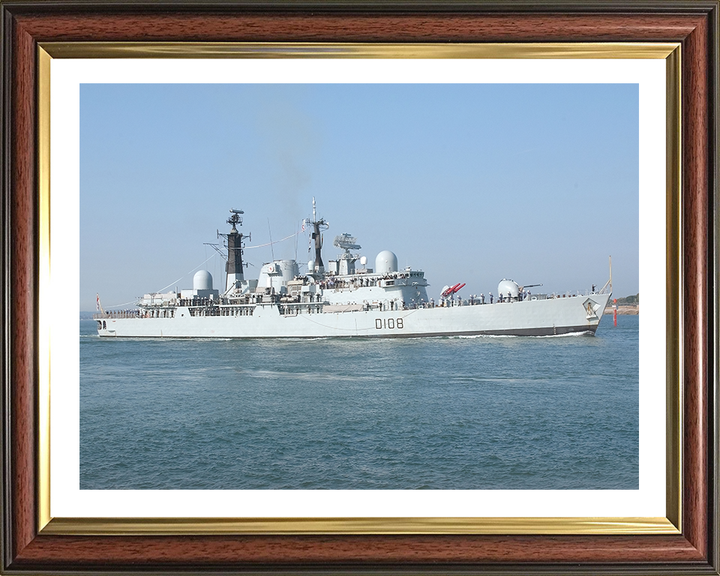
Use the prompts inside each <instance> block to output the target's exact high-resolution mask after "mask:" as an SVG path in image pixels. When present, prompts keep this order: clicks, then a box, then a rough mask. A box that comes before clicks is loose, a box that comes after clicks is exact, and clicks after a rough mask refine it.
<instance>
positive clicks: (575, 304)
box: [94, 199, 612, 338]
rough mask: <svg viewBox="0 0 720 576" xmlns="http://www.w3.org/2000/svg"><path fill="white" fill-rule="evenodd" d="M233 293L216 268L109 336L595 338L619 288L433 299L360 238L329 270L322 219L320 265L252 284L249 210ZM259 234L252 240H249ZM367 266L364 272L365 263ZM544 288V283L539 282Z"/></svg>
mask: <svg viewBox="0 0 720 576" xmlns="http://www.w3.org/2000/svg"><path fill="white" fill-rule="evenodd" d="M230 213H231V216H230V218H228V220H227V223H228V224H230V225H231V230H230V232H229V233H228V234H222V235H221V236H223V237H224V238H225V245H226V247H227V263H226V268H225V271H226V278H225V288H224V290H223V291H222V292H220V291H219V290H218V289H215V288H213V278H212V276H211V275H210V273H209V272H208V271H206V270H200V271H199V272H197V273H196V274H195V276H194V277H193V287H192V289H187V290H180V291H173V292H167V293H150V294H145V295H144V296H143V298H141V299H140V300H139V301H138V303H137V308H135V309H134V310H130V311H123V312H105V311H102V312H101V313H99V314H96V315H95V316H94V319H95V320H96V321H97V327H98V334H99V335H100V336H103V337H143V338H145V337H160V338H318V337H321V338H322V337H420V336H457V335H461V336H462V335H468V336H469V335H515V336H547V335H561V334H572V333H587V334H594V333H595V331H596V329H597V326H598V324H599V322H600V319H601V318H602V315H603V312H604V310H605V307H606V306H607V304H608V301H609V299H610V296H611V292H612V283H611V281H608V282H607V284H606V285H605V286H604V287H603V288H602V289H601V290H599V291H595V289H594V286H593V289H592V290H590V291H588V293H586V294H583V295H580V294H575V295H568V294H563V295H557V294H531V293H530V292H529V291H528V290H527V288H529V287H530V286H520V285H519V284H517V283H516V282H514V281H512V280H507V279H503V280H501V281H500V283H499V284H498V293H497V295H495V296H494V297H493V296H491V295H488V297H487V298H486V297H485V296H484V295H481V297H477V296H471V297H469V298H465V299H464V300H463V299H462V298H460V297H456V295H457V293H458V292H459V290H460V289H461V288H462V287H463V286H464V284H463V285H460V284H457V285H454V286H446V287H445V288H443V290H442V291H441V293H440V295H439V298H438V301H437V302H435V300H434V299H433V298H429V297H428V293H427V287H428V282H427V280H426V279H425V273H424V272H423V271H422V270H416V269H413V268H411V267H407V268H404V269H400V268H399V267H398V259H397V256H396V255H395V254H394V253H393V252H391V251H390V250H383V251H382V252H380V253H379V254H378V255H377V257H376V258H375V263H374V264H375V266H374V268H368V267H367V259H366V258H365V257H361V256H359V254H358V253H357V250H359V249H360V248H361V246H360V245H359V244H357V239H356V238H355V237H353V236H352V235H350V234H348V233H343V234H341V235H339V236H336V237H335V240H334V242H333V244H334V246H336V247H337V248H339V249H340V250H342V252H341V253H340V254H339V255H338V257H337V258H336V259H335V260H329V261H328V265H327V267H326V266H325V264H324V263H323V259H322V244H323V234H322V232H323V231H325V230H327V229H328V228H329V224H328V222H327V221H325V220H324V219H323V218H318V217H317V211H316V206H315V200H314V199H313V217H312V219H308V220H306V221H305V224H306V225H309V227H310V229H311V237H310V239H311V242H312V245H313V246H314V259H312V260H310V261H309V262H308V265H307V266H308V269H307V272H306V273H304V274H301V273H300V267H299V265H298V263H297V262H296V261H295V260H273V261H272V262H267V263H265V264H263V265H262V267H261V269H260V273H259V275H258V278H257V279H254V278H253V279H246V278H245V273H244V272H245V271H244V263H243V249H244V239H245V238H246V237H245V236H244V235H243V234H242V233H241V232H240V231H239V230H238V227H239V226H241V225H242V214H243V211H242V210H234V209H231V210H230ZM248 237H249V236H248ZM358 262H359V263H360V266H357V263H358ZM533 286H537V285H533Z"/></svg>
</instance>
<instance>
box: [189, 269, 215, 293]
mask: <svg viewBox="0 0 720 576" xmlns="http://www.w3.org/2000/svg"><path fill="white" fill-rule="evenodd" d="M212 289H213V277H212V274H210V272H208V271H207V270H198V271H197V272H195V276H193V290H212Z"/></svg>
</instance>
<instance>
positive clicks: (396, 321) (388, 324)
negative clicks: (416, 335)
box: [375, 318, 405, 330]
mask: <svg viewBox="0 0 720 576" xmlns="http://www.w3.org/2000/svg"><path fill="white" fill-rule="evenodd" d="M375 328H377V329H378V330H382V329H383V328H387V329H389V330H393V329H395V328H397V329H398V330H402V329H403V328H405V325H404V324H403V319H402V318H387V319H385V318H375Z"/></svg>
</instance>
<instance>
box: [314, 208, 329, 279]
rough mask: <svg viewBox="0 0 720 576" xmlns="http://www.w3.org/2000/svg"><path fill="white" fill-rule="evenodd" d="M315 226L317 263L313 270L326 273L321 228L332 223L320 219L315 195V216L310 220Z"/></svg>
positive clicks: (325, 228) (323, 228) (327, 226)
mask: <svg viewBox="0 0 720 576" xmlns="http://www.w3.org/2000/svg"><path fill="white" fill-rule="evenodd" d="M310 224H312V226H313V231H312V236H311V237H312V239H313V240H315V265H314V266H313V269H314V270H313V271H314V272H315V273H317V274H324V273H325V266H324V265H323V261H322V242H323V238H322V234H321V232H320V230H327V229H328V228H329V227H330V225H329V224H328V223H327V221H326V220H325V219H324V218H320V220H318V218H317V210H316V209H315V197H314V196H313V217H312V221H311V222H310Z"/></svg>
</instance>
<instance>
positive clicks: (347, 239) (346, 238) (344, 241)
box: [333, 232, 362, 258]
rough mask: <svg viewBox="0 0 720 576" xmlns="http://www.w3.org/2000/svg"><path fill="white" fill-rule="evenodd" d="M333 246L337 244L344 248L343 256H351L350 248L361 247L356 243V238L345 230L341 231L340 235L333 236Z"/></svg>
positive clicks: (358, 248) (357, 248)
mask: <svg viewBox="0 0 720 576" xmlns="http://www.w3.org/2000/svg"><path fill="white" fill-rule="evenodd" d="M333 246H337V247H338V248H341V249H342V250H345V254H343V258H350V257H352V255H351V254H350V250H360V248H362V246H360V244H358V243H357V238H355V236H350V234H348V233H347V232H343V233H342V234H340V236H335V240H333Z"/></svg>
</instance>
